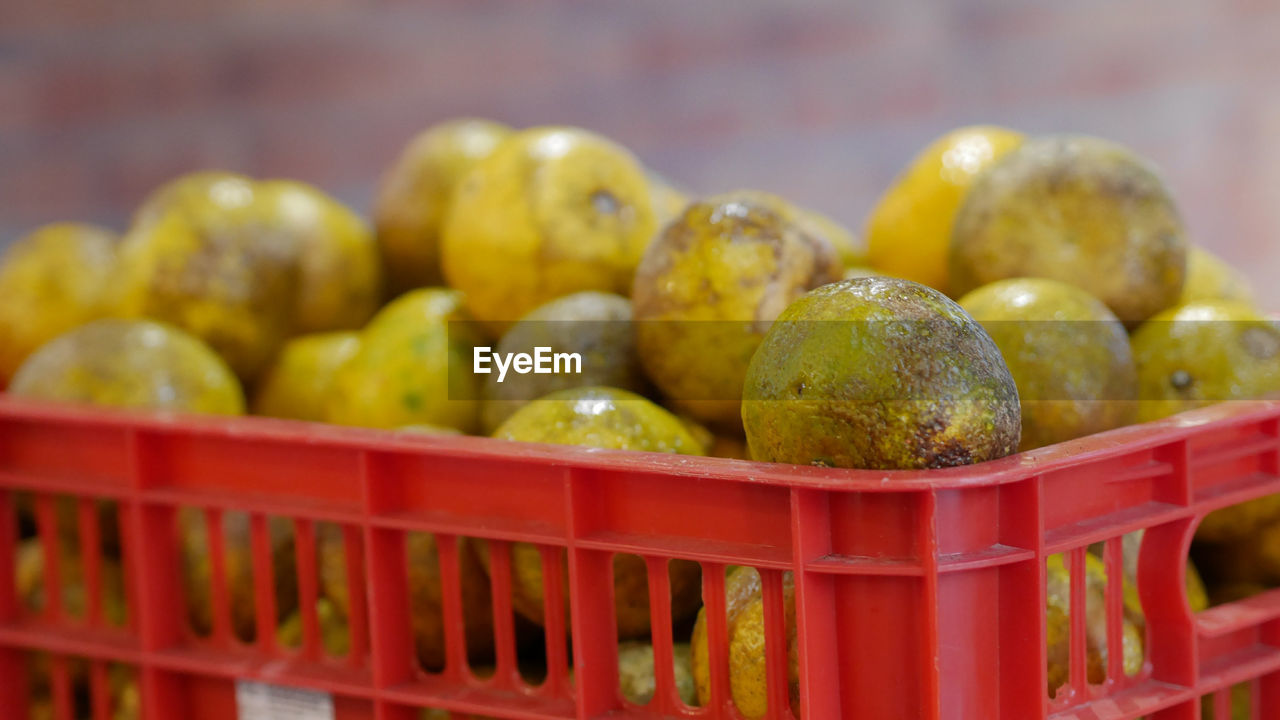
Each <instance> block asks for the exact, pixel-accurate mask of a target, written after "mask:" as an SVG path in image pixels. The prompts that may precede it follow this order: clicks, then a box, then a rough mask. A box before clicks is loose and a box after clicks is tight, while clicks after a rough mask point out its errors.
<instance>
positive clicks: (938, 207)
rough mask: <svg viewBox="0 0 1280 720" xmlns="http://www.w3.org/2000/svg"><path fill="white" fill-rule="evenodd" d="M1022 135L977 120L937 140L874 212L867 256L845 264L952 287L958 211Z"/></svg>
mask: <svg viewBox="0 0 1280 720" xmlns="http://www.w3.org/2000/svg"><path fill="white" fill-rule="evenodd" d="M1022 140H1023V136H1022V135H1021V134H1020V133H1017V132H1014V131H1012V130H1006V129H1005V128H1000V127H994V126H990V125H975V126H971V127H963V128H959V129H957V130H953V131H951V132H949V133H947V134H946V135H943V136H942V137H940V138H938V139H937V140H935V141H933V143H931V144H930V145H929V146H928V147H926V148H925V149H924V150H923V151H922V152H921V153H920V154H919V155H917V156H916V158H915V159H914V160H912V161H911V164H910V165H909V166H907V169H906V170H904V171H903V172H902V174H901V175H899V176H898V178H897V179H896V180H895V181H894V183H893V185H892V186H890V188H889V190H888V191H887V192H886V193H885V194H884V197H882V198H881V199H880V202H879V203H877V204H876V207H875V209H874V210H873V211H872V213H871V217H870V219H869V220H868V221H867V230H866V236H867V256H868V258H867V261H865V262H861V263H846V264H855V265H865V264H870V266H871V267H873V268H875V269H876V270H877V271H879V272H882V273H885V274H887V275H893V276H895V277H901V278H906V279H907V280H914V281H915V282H918V283H922V284H924V285H928V286H930V287H932V288H935V289H938V290H941V291H943V292H950V289H949V287H948V284H949V283H948V279H949V274H950V271H949V269H948V252H949V248H950V245H951V228H952V223H953V222H954V220H955V216H956V211H957V210H958V209H959V208H960V204H961V203H962V202H963V201H964V198H965V195H966V194H967V193H968V192H969V188H970V187H972V185H973V183H974V181H975V180H976V179H977V178H978V176H979V175H981V174H982V172H983V171H985V170H986V169H987V168H988V167H990V166H991V165H992V163H994V162H996V161H997V160H999V159H1000V158H1001V157H1003V156H1004V155H1005V154H1006V153H1008V152H1009V151H1010V150H1013V149H1014V148H1016V147H1018V145H1020V144H1021V143H1022ZM951 294H953V295H954V293H951Z"/></svg>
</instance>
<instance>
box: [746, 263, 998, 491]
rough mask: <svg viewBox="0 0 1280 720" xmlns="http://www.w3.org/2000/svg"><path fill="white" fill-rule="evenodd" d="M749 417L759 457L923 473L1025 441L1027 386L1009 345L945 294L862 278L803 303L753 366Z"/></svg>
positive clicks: (777, 327) (784, 319) (776, 328)
mask: <svg viewBox="0 0 1280 720" xmlns="http://www.w3.org/2000/svg"><path fill="white" fill-rule="evenodd" d="M742 419H743V424H744V426H745V427H746V431H747V444H748V447H749V448H750V451H751V456H752V457H753V458H754V459H756V460H765V461H772V462H787V463H796V464H802V465H822V466H827V467H848V468H874V469H882V470H890V469H924V468H938V467H949V466H954V465H967V464H970V463H976V462H982V461H984V460H990V459H993V458H998V457H1003V456H1005V455H1008V454H1010V453H1012V452H1014V451H1015V450H1016V449H1017V447H1018V438H1019V433H1020V426H1021V418H1020V412H1019V405H1018V391H1017V389H1016V387H1015V385H1014V380H1013V377H1012V376H1011V375H1010V373H1009V369H1008V368H1007V367H1006V366H1005V363H1004V360H1003V359H1002V358H1001V356H1000V351H999V349H998V348H997V347H996V345H995V343H994V342H993V341H992V340H991V338H990V336H988V335H987V333H986V331H985V330H983V329H982V326H981V325H979V324H978V323H977V322H976V321H975V320H974V319H973V318H971V317H969V316H968V315H967V314H966V313H965V312H964V310H962V309H961V308H960V306H959V305H956V304H955V303H954V302H952V301H951V300H949V299H947V297H946V296H944V295H943V294H942V293H940V292H938V291H936V290H933V289H931V288H927V287H925V286H923V285H919V284H917V283H913V282H911V281H909V280H900V279H897V278H883V277H878V278H856V279H853V280H842V281H840V282H838V283H832V284H830V285H824V286H822V287H820V288H818V289H816V290H813V291H812V292H810V293H808V294H807V295H805V296H803V297H801V298H800V299H799V300H796V301H795V302H794V303H792V304H791V306H790V307H788V308H787V309H786V310H785V311H784V312H783V313H782V315H780V316H779V317H778V320H777V321H776V322H775V323H774V324H773V328H772V329H770V330H769V333H768V335H766V336H765V339H764V342H763V343H762V344H761V345H760V349H759V351H757V352H756V355H755V357H754V358H752V360H751V366H750V368H749V370H748V371H747V384H746V391H745V394H744V396H743V402H742Z"/></svg>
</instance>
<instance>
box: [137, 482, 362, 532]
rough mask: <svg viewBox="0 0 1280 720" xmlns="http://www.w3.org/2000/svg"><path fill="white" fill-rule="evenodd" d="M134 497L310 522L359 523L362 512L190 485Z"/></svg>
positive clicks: (304, 499)
mask: <svg viewBox="0 0 1280 720" xmlns="http://www.w3.org/2000/svg"><path fill="white" fill-rule="evenodd" d="M138 497H139V498H140V499H141V501H142V502H145V503H147V504H150V505H164V506H168V507H174V508H184V507H198V508H209V509H216V510H221V511H223V512H231V511H235V512H244V513H250V514H257V515H267V516H272V517H285V516H287V517H292V518H298V519H302V520H310V521H312V522H330V523H335V524H349V523H359V522H361V521H363V520H364V516H363V515H362V514H360V513H359V512H356V511H353V510H352V509H351V506H350V505H345V506H342V507H335V506H333V505H331V504H329V503H327V502H316V501H314V500H312V499H310V498H307V497H299V498H298V499H296V500H290V501H280V500H270V499H267V500H264V499H260V498H254V497H252V496H246V497H239V496H237V495H235V494H229V493H224V492H207V491H202V490H199V489H193V488H180V489H178V488H169V487H159V488H148V489H146V490H143V491H141V493H140V494H138Z"/></svg>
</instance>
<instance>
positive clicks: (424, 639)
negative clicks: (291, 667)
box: [317, 525, 493, 670]
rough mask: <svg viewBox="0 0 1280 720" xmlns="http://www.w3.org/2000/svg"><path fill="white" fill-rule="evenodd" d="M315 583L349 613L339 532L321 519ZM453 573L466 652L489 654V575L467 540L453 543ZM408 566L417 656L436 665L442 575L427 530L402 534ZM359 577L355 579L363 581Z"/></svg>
mask: <svg viewBox="0 0 1280 720" xmlns="http://www.w3.org/2000/svg"><path fill="white" fill-rule="evenodd" d="M317 539H318V543H317V548H318V552H319V554H320V560H319V568H320V586H321V588H322V589H323V591H324V595H325V597H327V598H328V599H329V600H330V601H332V602H333V604H334V606H335V607H336V609H337V611H338V613H339V614H340V615H341V616H342V617H344V618H346V617H350V612H351V598H350V595H349V594H348V580H347V563H346V556H345V554H344V543H343V537H342V533H341V532H339V531H338V530H337V528H336V526H330V525H326V526H323V530H322V531H321V532H320V533H319V534H318V538H317ZM457 549H458V579H459V581H460V582H461V588H462V605H463V608H464V612H463V621H464V633H465V635H466V643H467V651H468V656H469V657H470V658H471V659H472V660H477V661H482V660H485V659H487V658H488V657H489V656H491V655H492V654H493V611H492V609H491V608H492V605H491V600H490V596H489V580H488V578H487V577H486V575H485V570H484V567H483V566H482V565H481V564H480V561H479V559H478V558H477V557H476V554H475V549H474V547H473V546H472V543H471V542H469V541H463V542H460V543H458V545H457ZM405 560H406V564H407V567H408V570H407V572H408V589H409V623H410V626H411V631H412V633H413V641H414V648H415V649H416V652H417V657H418V662H419V663H421V664H422V666H423V667H424V668H426V669H428V670H439V669H440V668H442V667H444V662H445V640H444V611H443V607H444V600H443V597H442V594H441V593H442V591H443V584H442V583H443V581H442V579H441V575H440V555H439V547H438V545H437V543H436V539H435V536H434V535H431V534H429V533H419V532H413V533H406V534H405ZM363 582H364V580H363V579H361V583H362V584H363Z"/></svg>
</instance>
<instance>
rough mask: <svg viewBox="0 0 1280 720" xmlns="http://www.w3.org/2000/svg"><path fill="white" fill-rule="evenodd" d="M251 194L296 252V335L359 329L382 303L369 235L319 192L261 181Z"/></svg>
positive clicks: (302, 185)
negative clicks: (265, 206)
mask: <svg viewBox="0 0 1280 720" xmlns="http://www.w3.org/2000/svg"><path fill="white" fill-rule="evenodd" d="M256 192H257V195H258V197H259V198H261V201H262V202H264V203H267V204H268V206H269V207H270V208H271V212H272V213H273V214H274V215H275V221H276V222H278V223H279V224H280V226H281V227H282V228H283V229H284V232H286V233H289V234H291V235H293V236H294V238H295V240H296V242H297V252H298V259H297V262H298V295H297V298H296V301H295V302H296V303H297V304H296V308H295V310H294V315H293V323H292V326H291V328H290V331H291V332H295V333H316V332H327V331H332V330H351V329H355V328H358V327H360V326H361V325H364V324H365V322H366V321H368V320H369V317H370V316H372V315H373V313H374V311H375V310H377V308H378V303H379V301H380V300H381V299H382V264H381V260H380V259H379V257H378V247H377V244H376V243H375V242H374V238H373V231H372V230H371V229H370V228H369V225H368V224H367V223H366V222H365V221H364V219H363V218H361V217H360V216H359V215H357V214H356V213H355V212H353V211H352V210H350V209H349V208H347V207H346V206H345V205H343V204H342V203H340V202H338V201H337V200H336V199H334V198H332V197H330V196H329V195H327V194H325V193H324V192H322V191H320V190H318V189H316V188H315V187H312V186H311V185H307V184H306V183H301V182H297V181H293V180H264V181H261V182H259V183H257V187H256Z"/></svg>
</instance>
